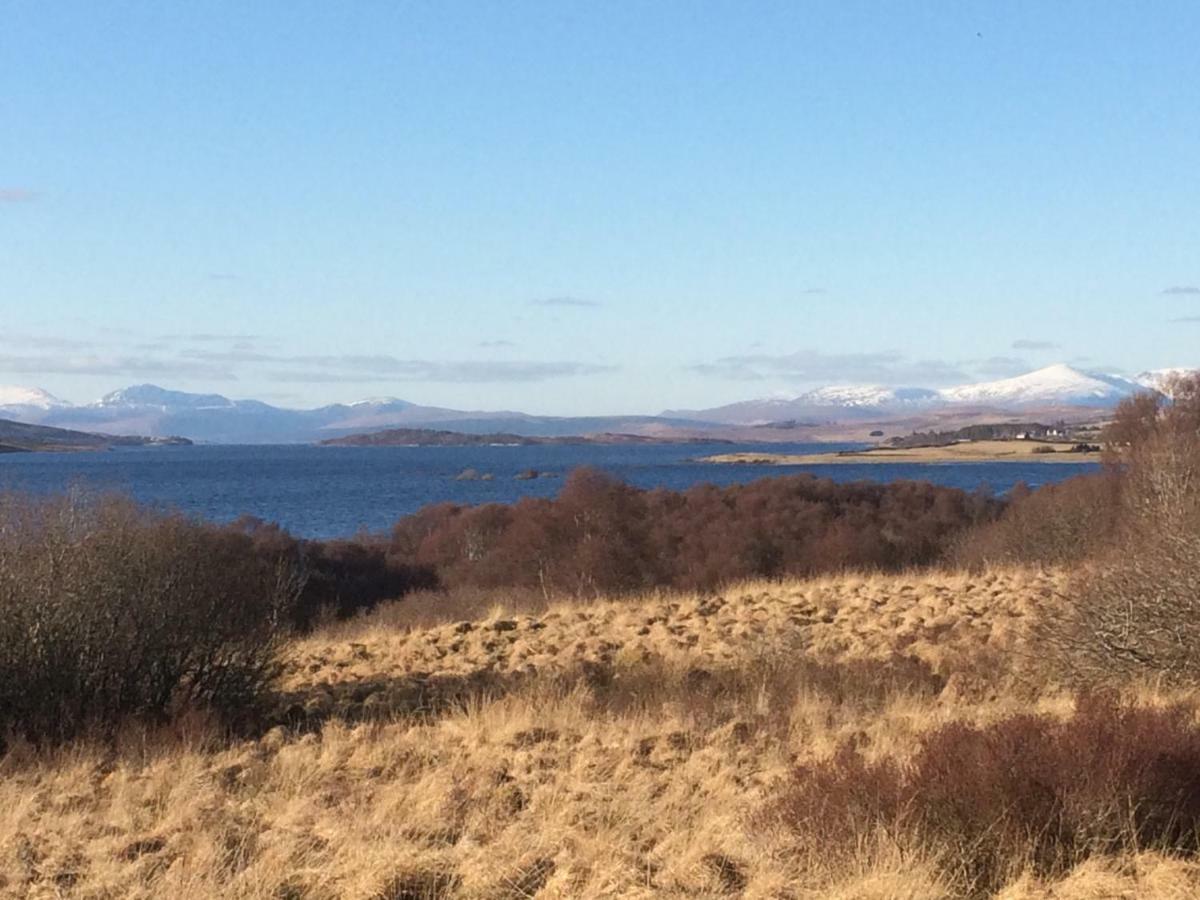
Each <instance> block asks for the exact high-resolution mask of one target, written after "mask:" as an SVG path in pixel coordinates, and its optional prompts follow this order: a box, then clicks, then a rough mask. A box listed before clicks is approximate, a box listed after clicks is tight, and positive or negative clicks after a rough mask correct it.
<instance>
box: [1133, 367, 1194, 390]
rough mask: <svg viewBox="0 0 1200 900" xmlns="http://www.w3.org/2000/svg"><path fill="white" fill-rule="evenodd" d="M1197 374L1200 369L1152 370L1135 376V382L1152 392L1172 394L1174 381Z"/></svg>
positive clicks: (1174, 368)
mask: <svg viewBox="0 0 1200 900" xmlns="http://www.w3.org/2000/svg"><path fill="white" fill-rule="evenodd" d="M1197 372H1200V369H1194V368H1188V367H1186V366H1175V367H1173V368H1168V369H1151V370H1149V371H1147V372H1139V373H1138V374H1137V375H1135V376H1133V380H1134V381H1136V382H1137V383H1138V384H1140V385H1142V386H1143V387H1147V388H1150V389H1151V390H1155V391H1159V392H1160V393H1170V386H1171V382H1172V381H1173V380H1174V379H1176V378H1183V377H1186V376H1188V375H1195V374H1196V373H1197Z"/></svg>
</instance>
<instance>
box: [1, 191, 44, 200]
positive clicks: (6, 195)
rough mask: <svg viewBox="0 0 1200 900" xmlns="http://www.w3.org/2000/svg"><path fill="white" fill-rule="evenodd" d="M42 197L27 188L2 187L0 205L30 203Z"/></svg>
mask: <svg viewBox="0 0 1200 900" xmlns="http://www.w3.org/2000/svg"><path fill="white" fill-rule="evenodd" d="M39 196H40V195H39V194H38V192H37V191H31V190H28V189H26V188H17V187H8V188H5V187H0V203H30V202H32V201H34V200H36V199H37V198H38V197H39Z"/></svg>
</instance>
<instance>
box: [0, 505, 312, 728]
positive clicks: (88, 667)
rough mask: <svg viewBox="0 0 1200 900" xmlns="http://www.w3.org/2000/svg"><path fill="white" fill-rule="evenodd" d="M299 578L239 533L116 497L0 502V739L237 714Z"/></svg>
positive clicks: (264, 664) (267, 660)
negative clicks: (199, 710) (201, 711)
mask: <svg viewBox="0 0 1200 900" xmlns="http://www.w3.org/2000/svg"><path fill="white" fill-rule="evenodd" d="M300 577H301V576H300V573H299V572H298V571H297V570H296V569H295V568H294V567H293V566H292V565H290V564H289V563H288V561H287V560H286V559H284V558H282V557H280V558H272V557H269V556H267V555H264V554H262V553H259V552H257V551H256V549H255V548H254V546H253V544H252V542H251V540H250V539H249V538H248V537H246V536H245V535H239V534H237V533H235V532H233V531H231V530H226V529H218V528H213V527H210V526H205V525H201V524H197V523H195V522H191V521H189V520H187V519H184V518H183V517H180V516H162V515H156V514H153V513H150V512H148V511H146V510H144V509H141V508H139V507H137V506H136V505H134V504H133V503H132V502H130V501H128V500H125V499H122V498H119V497H89V496H84V495H79V494H69V495H66V496H63V497H57V498H50V499H31V498H26V497H21V496H16V495H5V496H2V497H0V731H4V732H17V733H21V734H24V735H26V736H28V737H33V738H53V739H58V738H65V737H70V736H71V735H74V734H76V733H78V732H79V731H81V730H82V729H85V728H93V727H94V728H98V729H108V728H111V727H112V726H114V725H116V724H117V723H119V722H120V721H122V720H123V719H125V718H128V717H131V716H132V717H140V718H143V719H163V718H165V717H167V716H169V715H171V714H172V713H174V712H176V711H179V710H182V709H187V708H192V707H196V706H204V707H207V708H210V709H212V710H214V711H215V712H217V713H219V714H223V715H224V716H226V717H227V718H228V719H229V720H231V721H236V720H238V719H240V718H243V717H244V716H246V715H248V714H250V713H252V712H253V710H254V708H255V706H256V704H257V703H258V702H259V701H260V700H262V699H263V696H264V693H265V692H266V690H267V688H268V687H269V686H270V684H271V682H272V680H273V678H274V677H275V674H276V662H277V649H278V647H279V639H280V637H281V636H282V635H283V633H284V632H285V631H286V630H287V628H288V624H289V621H290V616H291V615H292V608H293V604H294V602H295V599H296V596H297V594H298V592H299V588H300V584H301V582H300Z"/></svg>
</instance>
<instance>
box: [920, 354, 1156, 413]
mask: <svg viewBox="0 0 1200 900" xmlns="http://www.w3.org/2000/svg"><path fill="white" fill-rule="evenodd" d="M1143 390H1145V386H1144V385H1141V384H1138V383H1137V382H1136V381H1131V380H1130V379H1128V378H1122V377H1121V376H1119V375H1101V374H1098V373H1094V372H1084V371H1082V370H1080V369H1076V368H1073V367H1072V366H1068V365H1065V364H1063V363H1059V364H1057V365H1053V366H1047V367H1046V368H1044V369H1038V370H1037V371H1036V372H1029V373H1027V374H1025V375H1018V376H1017V377H1015V378H1004V379H1001V380H1000V381H985V382H981V383H979V384H964V385H961V386H959V387H952V388H944V389H943V390H941V391H939V393H940V394H941V396H942V399H944V400H945V401H946V402H948V403H970V404H975V405H980V406H999V407H1004V408H1024V407H1030V406H1095V407H1111V406H1115V405H1116V404H1118V403H1120V402H1121V401H1122V400H1123V399H1124V398H1126V397H1128V396H1130V395H1132V394H1136V393H1138V392H1140V391H1143Z"/></svg>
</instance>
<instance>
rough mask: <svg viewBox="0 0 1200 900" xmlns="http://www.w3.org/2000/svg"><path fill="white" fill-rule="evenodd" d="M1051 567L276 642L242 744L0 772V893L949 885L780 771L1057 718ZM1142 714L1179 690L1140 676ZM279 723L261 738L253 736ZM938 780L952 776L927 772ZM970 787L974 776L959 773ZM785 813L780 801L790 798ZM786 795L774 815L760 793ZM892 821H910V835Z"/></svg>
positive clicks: (189, 743)
mask: <svg viewBox="0 0 1200 900" xmlns="http://www.w3.org/2000/svg"><path fill="white" fill-rule="evenodd" d="M1066 586H1067V582H1066V579H1065V577H1064V576H1063V575H1062V574H1060V573H1055V572H1044V571H1034V570H1028V571H1027V570H1019V569H1010V570H997V571H989V572H985V573H981V574H978V575H968V574H961V573H927V574H919V575H913V576H856V575H846V576H843V577H836V578H823V579H817V580H812V581H780V582H761V583H747V584H742V585H738V586H736V587H732V588H730V589H728V590H725V591H722V592H719V593H717V594H713V595H704V596H688V595H681V594H664V595H659V596H647V597H643V598H638V599H636V600H631V599H623V600H620V601H613V602H598V603H590V604H587V605H579V604H576V603H571V604H563V605H551V606H549V607H547V608H545V609H543V610H541V611H538V612H537V613H535V614H529V613H523V612H519V611H518V612H513V611H511V610H505V609H503V608H497V609H494V610H492V611H490V613H489V614H488V615H486V616H484V617H483V618H481V619H478V620H475V621H467V620H463V621H455V622H446V623H444V624H441V625H430V626H425V627H419V628H409V627H406V626H405V625H404V624H403V618H402V617H403V610H402V608H400V606H401V605H398V606H397V608H395V609H392V608H388V607H385V608H382V609H381V610H379V611H378V612H377V613H376V614H375V615H374V616H371V617H368V618H366V619H363V620H361V621H355V622H352V623H346V624H341V625H336V626H332V627H330V628H328V629H327V630H325V631H320V632H317V633H314V634H312V635H309V636H307V637H305V638H303V639H300V640H297V641H296V642H294V643H293V644H292V645H290V646H289V647H288V648H287V650H286V655H285V666H286V669H285V672H284V674H283V677H282V681H281V693H280V696H279V699H278V701H277V706H276V708H275V709H274V710H272V712H271V713H270V714H269V715H270V717H269V720H268V721H267V722H266V723H265V724H264V727H263V730H262V731H261V733H260V734H257V735H254V736H247V737H243V738H230V737H228V736H226V735H224V734H223V733H222V732H221V731H220V730H219V729H217V728H216V727H215V726H214V725H213V723H211V722H209V721H205V720H203V719H200V718H184V719H182V720H180V721H177V722H174V723H171V724H168V725H163V726H161V727H158V728H152V727H148V726H128V727H127V728H125V729H124V730H122V731H121V732H120V733H119V734H118V735H117V736H116V737H115V738H114V739H113V740H112V741H107V742H89V741H87V740H84V741H80V742H76V743H73V744H70V745H68V746H65V747H62V748H60V749H57V750H44V749H35V748H33V747H31V746H29V745H26V744H23V743H21V742H17V743H15V744H14V745H13V746H11V747H10V748H9V751H8V754H7V756H6V757H5V760H4V762H3V767H2V768H0V774H2V779H0V809H3V810H4V812H3V813H2V814H0V873H3V883H2V886H0V891H3V892H4V893H5V894H6V895H8V896H31V897H37V896H43V897H56V896H78V897H138V896H141V897H164V896H172V897H314V898H318V897H331V898H332V897H361V898H376V897H378V898H409V897H414V898H415V897H458V896H462V897H481V898H483V897H513V898H517V897H532V896H539V897H602V896H630V897H638V896H644V897H657V896H666V897H671V896H674V897H701V896H709V897H721V896H746V897H831V896H832V897H880V898H882V897H914V898H916V897H955V896H962V895H963V894H964V893H965V892H970V891H972V890H973V889H974V886H973V885H971V884H970V883H969V881H968V880H964V878H963V874H962V873H961V872H959V871H958V870H957V868H956V865H955V863H956V862H957V860H947V859H946V855H947V853H950V850H949V849H948V848H947V847H946V846H944V845H938V843H937V842H936V841H932V840H931V839H930V838H929V837H928V836H924V835H922V834H920V832H919V829H917V828H916V827H915V826H910V824H909V823H907V822H906V821H905V819H904V817H903V816H898V817H897V819H896V821H890V822H889V821H885V820H882V819H881V820H880V821H878V822H876V823H873V824H872V826H871V827H870V828H864V829H863V831H862V833H860V834H856V835H855V837H854V839H853V840H851V841H848V842H847V843H846V844H845V845H844V846H841V847H838V848H837V852H834V851H833V850H832V849H831V848H830V847H828V846H827V843H828V842H827V841H826V840H825V839H824V837H823V835H822V831H824V830H826V829H831V830H836V829H837V828H838V827H839V824H841V823H839V822H837V821H835V820H836V818H837V816H836V814H834V813H832V812H831V813H829V817H828V819H827V820H826V821H824V822H823V823H819V824H820V827H819V828H817V829H815V830H814V829H813V828H811V827H810V826H809V825H805V824H803V823H799V822H798V821H797V820H796V819H795V818H794V815H796V814H795V813H794V812H793V813H789V811H788V807H787V804H788V803H789V802H794V792H795V790H796V788H797V782H796V778H797V772H798V771H801V769H802V767H804V766H813V765H816V766H820V765H821V764H822V763H826V764H827V763H828V761H829V760H831V759H835V758H837V755H838V754H839V753H845V752H846V748H852V752H854V753H856V754H859V755H861V757H862V758H863V759H864V760H865V761H867V762H869V763H876V762H880V761H885V760H900V761H903V760H905V759H907V758H909V757H911V756H912V755H913V754H915V753H918V752H919V750H920V748H921V746H922V740H923V738H926V737H927V736H929V735H931V734H934V733H937V732H938V731H939V730H940V729H944V728H945V727H946V726H948V725H950V724H953V723H964V724H967V725H971V726H980V727H983V726H988V725H995V724H996V723H1002V722H1005V721H1008V720H1010V719H1011V718H1012V717H1013V716H1017V715H1022V714H1028V713H1031V712H1033V713H1037V714H1041V715H1045V716H1047V717H1050V718H1052V719H1056V720H1057V719H1064V718H1066V717H1069V716H1070V715H1071V714H1072V710H1073V709H1074V706H1075V701H1074V700H1073V699H1072V697H1071V696H1070V695H1068V694H1066V693H1063V692H1039V691H1036V690H1031V689H1030V688H1028V687H1027V686H1022V683H1021V679H1020V670H1021V669H1022V667H1023V666H1025V665H1028V664H1031V663H1032V662H1033V661H1032V660H1030V659H1029V657H1028V656H1027V655H1026V648H1027V647H1028V636H1029V633H1030V626H1031V624H1032V623H1033V622H1035V621H1036V620H1037V618H1038V616H1039V613H1040V611H1041V610H1042V609H1044V608H1045V607H1046V606H1047V605H1048V604H1054V603H1057V602H1061V596H1062V591H1063V590H1064V589H1065V588H1066ZM1133 696H1134V697H1135V699H1136V702H1137V703H1139V704H1148V705H1150V706H1153V707H1162V706H1163V705H1165V704H1169V703H1179V702H1182V703H1184V704H1186V705H1187V707H1188V709H1189V716H1192V717H1194V713H1192V712H1190V711H1191V710H1192V708H1193V707H1192V704H1193V703H1194V698H1193V696H1192V694H1190V693H1188V692H1183V693H1180V692H1176V693H1175V694H1168V693H1167V692H1165V691H1162V690H1158V691H1156V690H1153V689H1150V688H1148V687H1142V688H1140V689H1138V690H1137V691H1136V692H1135V693H1134V694H1133ZM272 723H276V724H272ZM945 762H946V763H947V764H948V765H950V766H955V765H962V766H969V765H970V764H971V763H970V760H966V759H961V760H955V759H947V760H946V761H945ZM974 775H975V776H977V777H986V773H974ZM789 798H791V799H789ZM781 804H782V805H781ZM910 827H911V828H912V832H911V833H909V832H907V831H906V829H908V828H910ZM1009 862H1010V863H1011V871H1010V872H1007V873H1004V874H1003V875H1002V876H1000V878H999V880H1000V882H1002V884H1001V888H1000V889H1001V890H1002V891H1003V896H1006V897H1013V898H1016V897H1050V896H1054V897H1106V896H1162V897H1184V896H1191V895H1192V893H1193V892H1194V891H1196V890H1200V868H1198V867H1197V866H1196V865H1195V864H1194V863H1192V862H1191V861H1189V860H1187V859H1186V858H1180V857H1178V856H1176V855H1171V854H1165V853H1162V852H1155V851H1149V850H1148V851H1145V852H1121V853H1113V854H1099V855H1092V854H1086V855H1083V857H1082V858H1081V860H1080V862H1079V863H1078V864H1076V865H1067V864H1064V866H1062V867H1061V868H1062V871H1057V870H1056V871H1055V875H1054V877H1053V878H1051V879H1049V880H1046V879H1045V878H1044V877H1041V876H1039V875H1037V874H1036V867H1035V866H1034V865H1033V862H1034V861H1032V860H1025V859H1022V858H1021V857H1020V856H1019V855H1017V856H1015V857H1014V858H1013V859H1011V860H1010V861H1009Z"/></svg>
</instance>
